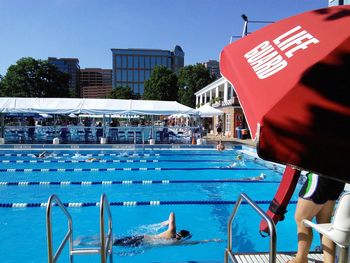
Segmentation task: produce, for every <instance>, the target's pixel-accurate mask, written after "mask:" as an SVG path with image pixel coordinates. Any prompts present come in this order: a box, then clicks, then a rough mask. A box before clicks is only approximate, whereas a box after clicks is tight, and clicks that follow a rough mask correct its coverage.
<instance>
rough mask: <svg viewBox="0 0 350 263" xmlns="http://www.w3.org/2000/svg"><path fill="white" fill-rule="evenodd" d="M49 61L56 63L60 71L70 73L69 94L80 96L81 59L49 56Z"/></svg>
mask: <svg viewBox="0 0 350 263" xmlns="http://www.w3.org/2000/svg"><path fill="white" fill-rule="evenodd" d="M48 62H49V63H50V64H53V65H55V66H56V67H57V68H58V69H59V70H60V71H62V72H65V73H68V74H69V76H70V78H69V94H70V96H71V97H79V95H80V89H79V70H80V66H79V59H77V58H55V57H49V58H48Z"/></svg>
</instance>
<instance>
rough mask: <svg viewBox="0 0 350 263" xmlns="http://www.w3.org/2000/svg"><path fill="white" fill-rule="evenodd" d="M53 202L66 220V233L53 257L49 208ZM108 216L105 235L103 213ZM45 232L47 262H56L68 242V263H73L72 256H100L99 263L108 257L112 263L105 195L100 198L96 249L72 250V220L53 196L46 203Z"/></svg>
mask: <svg viewBox="0 0 350 263" xmlns="http://www.w3.org/2000/svg"><path fill="white" fill-rule="evenodd" d="M53 202H55V203H56V204H57V205H58V206H59V207H60V208H61V209H62V211H63V213H64V214H65V215H66V217H67V219H68V231H67V233H66V235H65V237H64V239H63V241H62V242H61V244H60V245H59V247H58V249H57V251H56V253H55V255H53V245H52V223H51V208H52V203H53ZM106 212H107V216H108V232H107V235H106V234H105V213H106ZM46 226H47V227H46V230H47V244H48V262H49V263H54V262H56V261H57V260H58V257H59V256H60V254H61V252H62V250H63V248H64V246H65V245H66V243H67V241H68V240H69V262H73V256H74V255H86V254H100V255H101V262H102V263H106V262H107V259H108V256H109V259H110V262H113V230H112V229H113V228H112V213H111V210H110V206H109V203H108V200H107V196H106V195H105V194H102V195H101V198H100V245H99V247H96V248H74V247H73V222H72V218H71V216H70V214H69V212H68V210H67V208H66V207H65V206H64V204H63V203H62V202H61V201H60V199H59V198H58V197H57V196H56V195H55V194H53V195H51V196H50V197H49V200H48V202H47V208H46Z"/></svg>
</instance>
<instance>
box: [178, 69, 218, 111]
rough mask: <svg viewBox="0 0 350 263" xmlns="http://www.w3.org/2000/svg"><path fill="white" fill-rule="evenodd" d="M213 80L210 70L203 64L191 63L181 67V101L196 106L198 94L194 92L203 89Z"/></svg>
mask: <svg viewBox="0 0 350 263" xmlns="http://www.w3.org/2000/svg"><path fill="white" fill-rule="evenodd" d="M212 81H213V78H212V77H211V76H210V73H209V70H208V69H206V68H205V67H204V65H202V64H196V65H189V66H185V67H183V68H182V69H180V73H179V80H178V87H179V102H180V103H182V104H184V105H187V106H189V107H192V108H194V107H195V105H196V96H195V95H194V93H196V92H197V91H199V90H201V89H202V88H204V87H205V86H207V85H208V84H209V83H211V82H212Z"/></svg>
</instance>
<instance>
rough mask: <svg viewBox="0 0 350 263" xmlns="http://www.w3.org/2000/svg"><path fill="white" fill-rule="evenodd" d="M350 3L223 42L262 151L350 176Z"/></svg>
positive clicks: (224, 62)
mask: <svg viewBox="0 0 350 263" xmlns="http://www.w3.org/2000/svg"><path fill="white" fill-rule="evenodd" d="M349 29H350V5H345V6H336V7H330V8H324V9H319V10H314V11H310V12H306V13H303V14H300V15H296V16H293V17H290V18H287V19H284V20H282V21H279V22H276V23H273V24H271V25H269V26H266V27H264V28H262V29H260V30H258V31H256V32H254V33H252V34H250V35H248V36H246V37H244V38H242V39H240V40H237V41H236V42H234V43H232V44H230V45H228V46H226V47H225V48H224V49H223V51H222V53H221V58H220V67H221V73H222V75H223V76H224V77H225V78H226V79H227V80H228V81H229V82H230V83H231V84H232V85H233V87H234V89H235V91H236V93H237V95H238V98H239V101H240V103H241V105H242V108H243V110H244V113H245V116H246V119H247V122H248V125H249V128H250V131H251V134H252V137H253V138H254V139H256V140H257V152H258V155H259V156H260V157H262V158H263V159H266V160H270V161H274V162H279V163H283V164H287V165H290V166H292V167H296V168H299V169H303V170H309V171H313V172H316V173H318V174H320V175H324V176H328V177H332V178H335V179H338V180H341V181H345V182H350V172H349V170H350V169H349V167H348V166H349V165H350V30H349Z"/></svg>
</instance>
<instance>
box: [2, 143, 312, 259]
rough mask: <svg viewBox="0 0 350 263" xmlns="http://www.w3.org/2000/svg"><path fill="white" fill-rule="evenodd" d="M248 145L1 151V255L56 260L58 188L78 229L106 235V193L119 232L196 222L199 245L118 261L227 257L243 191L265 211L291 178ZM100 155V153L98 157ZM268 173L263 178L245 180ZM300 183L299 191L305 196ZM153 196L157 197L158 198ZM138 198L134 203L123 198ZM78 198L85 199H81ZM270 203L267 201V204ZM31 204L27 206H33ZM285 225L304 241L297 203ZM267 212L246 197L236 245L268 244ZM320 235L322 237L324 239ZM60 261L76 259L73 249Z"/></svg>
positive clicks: (60, 226) (286, 245) (292, 239)
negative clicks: (49, 238)
mask: <svg viewBox="0 0 350 263" xmlns="http://www.w3.org/2000/svg"><path fill="white" fill-rule="evenodd" d="M241 150H242V147H236V148H234V149H232V150H226V151H223V152H218V151H216V150H213V149H175V150H172V149H166V148H164V149H154V148H153V149H126V150H125V149H100V150H95V149H93V150H91V149H68V150H65V149H54V150H53V149H51V150H49V149H48V150H46V151H47V155H49V156H47V157H45V158H42V159H41V158H36V157H34V156H33V154H37V153H40V152H42V151H43V150H35V149H27V150H23V149H21V150H16V149H7V150H0V176H1V178H0V182H1V183H0V206H1V207H0V233H1V237H2V238H1V240H0V248H1V250H0V258H1V262H47V252H46V250H47V248H46V247H47V246H46V232H45V231H46V230H45V211H46V210H45V207H40V205H41V203H46V202H47V199H48V197H49V196H50V195H51V194H53V193H55V194H57V195H58V197H59V198H60V199H61V201H62V202H64V203H70V204H72V205H71V206H76V207H69V208H68V210H69V212H70V213H71V215H72V218H73V226H74V238H78V237H82V236H96V235H97V234H98V227H99V217H98V216H99V207H97V206H96V203H97V202H99V198H100V195H101V194H102V193H105V194H106V195H107V197H108V200H109V202H110V203H111V211H112V216H113V233H114V235H115V236H126V235H137V234H143V233H145V232H146V233H148V234H152V233H155V230H156V227H155V225H154V224H155V223H159V222H162V221H164V220H166V219H167V218H168V215H169V213H170V212H171V211H174V212H175V214H176V222H177V228H178V229H188V230H190V231H191V233H192V239H191V240H193V241H200V240H207V239H219V240H221V242H208V243H203V244H198V245H181V246H159V247H152V248H150V247H142V246H141V247H137V248H120V247H114V262H185V261H194V262H201V261H202V262H222V260H223V254H224V249H225V247H226V242H227V236H226V235H227V220H228V217H229V215H230V213H231V211H232V209H233V206H234V204H233V203H234V201H236V199H237V197H238V195H239V193H241V192H245V193H246V194H247V195H248V196H249V197H250V198H252V199H253V200H255V201H259V203H262V204H261V206H262V208H263V209H264V210H266V209H267V207H268V204H267V203H268V202H269V201H270V200H271V199H272V198H273V196H274V193H275V191H276V189H277V187H278V182H279V181H280V179H281V169H280V168H278V167H277V166H273V165H271V164H267V163H265V162H263V161H261V160H257V159H255V158H254V157H250V156H248V155H246V154H243V155H244V162H239V161H238V160H236V155H237V154H239V153H240V152H241ZM91 158H94V159H91ZM261 173H263V174H264V175H266V178H265V180H263V181H244V182H242V181H239V180H241V179H243V178H247V177H255V176H258V175H260V174H261ZM299 188H300V186H298V189H297V190H296V191H295V193H294V196H293V198H292V200H296V199H297V192H298V190H299ZM150 201H156V202H153V203H152V204H153V205H151V203H150ZM123 202H128V203H123ZM73 203H75V204H73ZM265 203H266V204H265ZM23 206H25V207H23ZM53 210H54V211H53V223H54V225H53V236H54V245H55V246H56V247H57V245H58V242H60V241H61V240H62V238H63V235H64V233H65V231H66V227H67V226H66V219H65V218H64V216H63V215H62V213H61V212H60V211H59V209H58V208H57V209H55V208H54V209H53ZM288 210H289V212H288V213H287V216H286V219H285V221H283V222H281V223H279V224H278V225H277V234H278V239H277V250H278V251H291V250H296V244H297V240H296V227H295V224H294V219H293V216H294V210H295V204H291V205H289V207H288ZM259 223H260V219H259V217H258V215H256V213H255V212H254V211H253V210H252V209H251V208H250V207H249V206H247V205H242V206H241V208H240V211H239V214H238V217H237V220H236V221H235V223H234V230H233V234H234V240H235V241H236V242H235V243H234V246H233V248H234V250H235V251H240V252H244V251H267V250H268V245H269V244H268V239H266V238H262V237H260V235H259V233H258V226H259ZM318 242H319V241H318V240H317V237H316V238H315V241H314V245H316V244H317V243H318ZM74 261H75V262H98V257H97V256H91V255H89V256H76V257H75V258H74ZM59 262H68V257H67V251H64V252H63V254H62V256H61V260H60V261H59Z"/></svg>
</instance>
